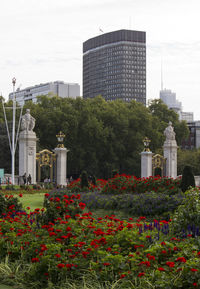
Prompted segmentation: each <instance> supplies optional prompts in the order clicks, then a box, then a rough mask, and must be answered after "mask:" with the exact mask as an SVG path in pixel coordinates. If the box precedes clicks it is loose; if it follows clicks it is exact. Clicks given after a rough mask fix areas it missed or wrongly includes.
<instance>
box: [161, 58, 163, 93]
mask: <svg viewBox="0 0 200 289" xmlns="http://www.w3.org/2000/svg"><path fill="white" fill-rule="evenodd" d="M161 90H163V60H162V58H161Z"/></svg>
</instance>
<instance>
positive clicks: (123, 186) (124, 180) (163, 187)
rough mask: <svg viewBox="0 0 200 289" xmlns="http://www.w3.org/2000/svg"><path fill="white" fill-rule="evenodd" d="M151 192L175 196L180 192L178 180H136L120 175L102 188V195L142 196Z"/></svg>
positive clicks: (164, 178) (154, 178)
mask: <svg viewBox="0 0 200 289" xmlns="http://www.w3.org/2000/svg"><path fill="white" fill-rule="evenodd" d="M152 191H154V192H157V193H161V192H162V193H165V194H168V195H175V194H177V193H179V192H180V179H179V178H177V179H173V178H167V177H160V176H155V177H148V178H137V177H135V176H128V175H125V174H122V175H115V177H114V178H112V179H109V180H108V181H107V182H106V183H105V185H104V187H103V188H102V193H103V194H127V193H131V194H142V193H146V192H152Z"/></svg>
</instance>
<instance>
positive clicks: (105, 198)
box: [81, 192, 184, 218]
mask: <svg viewBox="0 0 200 289" xmlns="http://www.w3.org/2000/svg"><path fill="white" fill-rule="evenodd" d="M183 198H184V195H183V194H177V195H171V196H169V195H167V194H163V193H155V192H150V193H146V194H138V195H133V194H125V195H124V194H123V195H122V194H121V195H102V194H100V193H88V194H82V195H81V199H82V201H83V202H84V203H86V204H87V208H88V209H90V210H91V211H94V212H95V210H96V209H106V210H114V211H122V212H124V213H126V214H127V215H129V216H150V217H153V216H155V217H157V216H162V217H167V218H169V214H171V213H172V212H174V211H175V210H176V209H177V207H178V206H179V205H180V204H181V203H182V200H183Z"/></svg>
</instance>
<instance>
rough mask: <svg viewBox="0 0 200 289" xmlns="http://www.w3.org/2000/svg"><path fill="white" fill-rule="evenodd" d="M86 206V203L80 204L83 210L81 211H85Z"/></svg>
mask: <svg viewBox="0 0 200 289" xmlns="http://www.w3.org/2000/svg"><path fill="white" fill-rule="evenodd" d="M85 206H86V204H85V203H82V202H81V203H79V207H80V208H81V210H84V209H85Z"/></svg>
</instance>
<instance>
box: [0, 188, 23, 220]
mask: <svg viewBox="0 0 200 289" xmlns="http://www.w3.org/2000/svg"><path fill="white" fill-rule="evenodd" d="M21 210H22V204H21V203H20V202H19V200H18V198H15V197H13V195H4V194H2V193H0V217H2V216H3V215H6V214H8V213H9V212H14V211H21Z"/></svg>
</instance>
